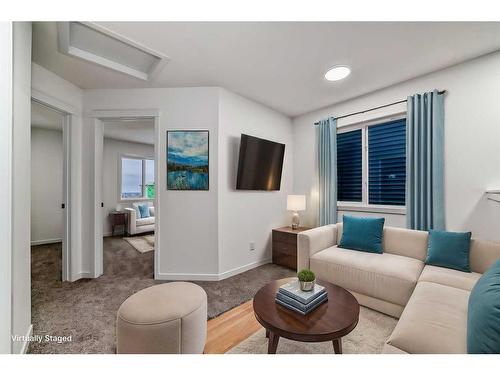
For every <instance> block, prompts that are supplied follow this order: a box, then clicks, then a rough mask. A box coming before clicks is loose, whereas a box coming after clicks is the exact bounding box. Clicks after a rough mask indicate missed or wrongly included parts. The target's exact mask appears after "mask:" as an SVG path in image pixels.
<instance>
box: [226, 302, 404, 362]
mask: <svg viewBox="0 0 500 375" xmlns="http://www.w3.org/2000/svg"><path fill="white" fill-rule="evenodd" d="M396 323H397V319H395V318H393V317H390V316H388V315H385V314H382V313H379V312H377V311H374V310H371V309H368V308H366V307H363V306H361V309H360V312H359V322H358V325H357V326H356V328H354V330H353V331H352V332H351V333H349V334H348V335H347V336H345V337H343V338H342V352H343V353H344V354H379V353H381V352H382V348H383V346H384V342H385V340H386V339H387V338H388V337H389V336H390V334H391V333H392V331H393V330H394V327H396ZM227 353H228V354H266V353H267V338H266V331H265V329H264V328H262V329H261V330H259V331H258V332H257V333H255V334H253V335H252V336H250V337H249V338H248V339H246V340H245V341H242V342H241V343H239V344H238V345H237V346H235V347H234V348H232V349H231V350H230V351H228V352H227ZM280 353H282V354H333V344H332V342H331V341H327V342H320V343H307V342H298V341H292V340H288V339H284V338H282V337H280V340H279V343H278V350H277V354H280Z"/></svg>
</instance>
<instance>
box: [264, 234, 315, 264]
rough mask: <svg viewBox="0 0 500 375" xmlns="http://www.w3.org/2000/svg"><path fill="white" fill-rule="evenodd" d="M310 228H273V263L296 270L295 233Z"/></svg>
mask: <svg viewBox="0 0 500 375" xmlns="http://www.w3.org/2000/svg"><path fill="white" fill-rule="evenodd" d="M308 229H311V228H306V227H299V228H297V229H292V227H283V228H276V229H273V263H274V264H278V265H280V266H283V267H287V268H291V269H292V270H295V271H296V270H297V234H299V233H300V232H303V231H305V230H308Z"/></svg>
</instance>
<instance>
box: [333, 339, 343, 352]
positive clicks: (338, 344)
mask: <svg viewBox="0 0 500 375" xmlns="http://www.w3.org/2000/svg"><path fill="white" fill-rule="evenodd" d="M333 350H334V352H335V354H342V339H337V340H333Z"/></svg>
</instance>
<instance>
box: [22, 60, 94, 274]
mask: <svg viewBox="0 0 500 375" xmlns="http://www.w3.org/2000/svg"><path fill="white" fill-rule="evenodd" d="M31 75H32V80H31V91H32V95H33V96H34V97H36V98H37V99H39V100H42V101H43V102H45V103H47V104H50V105H52V106H55V107H56V108H58V109H60V110H62V111H65V112H67V113H70V114H71V124H70V138H71V139H70V142H69V143H70V144H69V162H70V165H71V172H70V173H71V186H70V199H69V202H67V204H68V208H69V210H70V216H71V243H70V244H69V245H70V246H69V248H70V252H71V264H70V280H77V279H79V278H81V277H89V276H90V269H89V266H88V265H84V264H83V262H82V258H83V253H82V252H83V250H82V249H83V248H82V246H83V235H82V230H83V221H82V220H83V206H82V204H83V198H82V192H83V190H84V188H87V186H88V181H85V180H83V178H82V157H83V156H82V153H83V151H82V147H83V139H82V137H83V134H82V115H81V112H82V106H83V91H82V90H81V89H80V88H78V87H76V86H75V85H73V84H71V83H70V82H68V81H65V80H64V79H62V78H61V77H59V76H57V75H55V74H54V73H52V72H50V71H48V70H47V69H45V68H43V67H41V66H39V65H37V64H35V63H32V65H31Z"/></svg>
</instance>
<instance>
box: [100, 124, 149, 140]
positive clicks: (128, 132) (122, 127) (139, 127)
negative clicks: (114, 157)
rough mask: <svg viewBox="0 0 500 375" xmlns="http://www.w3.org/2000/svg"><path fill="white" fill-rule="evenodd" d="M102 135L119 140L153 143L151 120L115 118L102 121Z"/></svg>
mask: <svg viewBox="0 0 500 375" xmlns="http://www.w3.org/2000/svg"><path fill="white" fill-rule="evenodd" d="M104 137H105V138H112V139H117V140H120V141H128V142H138V143H146V144H150V145H152V144H154V143H155V128H154V122H153V120H117V121H106V122H104Z"/></svg>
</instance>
